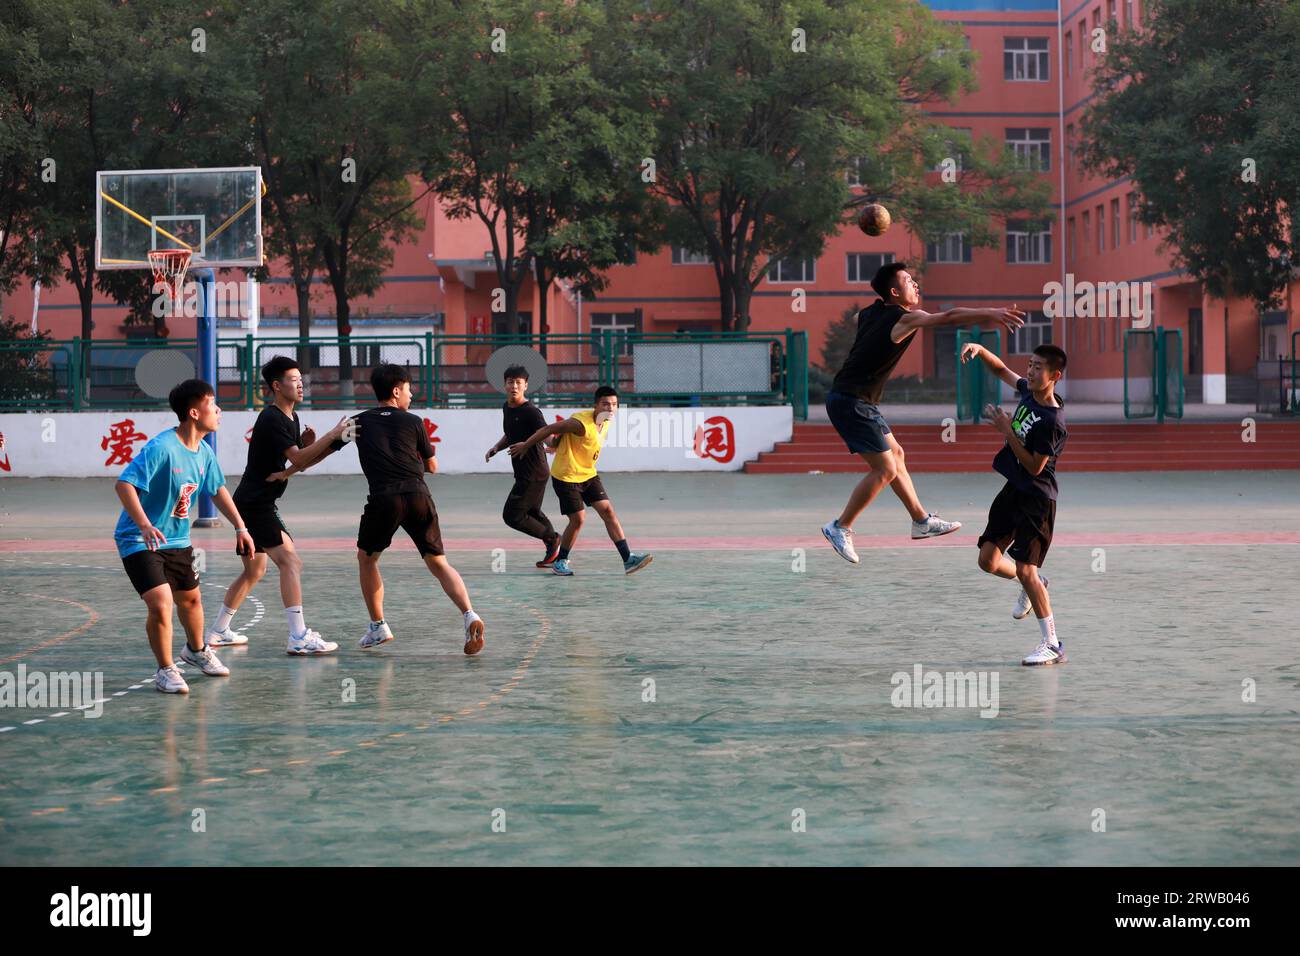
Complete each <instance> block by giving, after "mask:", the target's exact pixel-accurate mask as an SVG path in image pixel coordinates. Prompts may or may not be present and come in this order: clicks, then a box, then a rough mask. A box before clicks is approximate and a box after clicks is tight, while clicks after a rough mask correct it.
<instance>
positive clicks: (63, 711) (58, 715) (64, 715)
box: [50, 710, 68, 717]
mask: <svg viewBox="0 0 1300 956" xmlns="http://www.w3.org/2000/svg"><path fill="white" fill-rule="evenodd" d="M50 716H51V717H66V716H68V712H67V711H66V710H61V711H59V712H58V713H57V714H50Z"/></svg>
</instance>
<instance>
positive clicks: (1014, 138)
mask: <svg viewBox="0 0 1300 956" xmlns="http://www.w3.org/2000/svg"><path fill="white" fill-rule="evenodd" d="M1007 146H1008V147H1009V148H1010V149H1011V150H1012V151H1013V152H1014V153H1015V154H1016V156H1017V157H1018V158H1019V159H1020V162H1021V164H1022V165H1024V167H1025V168H1026V169H1034V170H1037V171H1039V172H1043V173H1046V172H1050V171H1051V169H1052V131H1051V130H1050V129H1048V128H1047V127H1043V128H1041V129H1008V130H1007Z"/></svg>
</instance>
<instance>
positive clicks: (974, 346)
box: [961, 342, 1021, 388]
mask: <svg viewBox="0 0 1300 956" xmlns="http://www.w3.org/2000/svg"><path fill="white" fill-rule="evenodd" d="M976 357H978V358H979V360H980V361H981V362H983V363H984V364H985V365H986V366H988V370H989V371H990V372H992V373H993V374H994V375H996V376H997V377H998V378H1000V379H1002V381H1004V382H1006V383H1007V384H1008V385H1010V386H1011V387H1012V388H1015V387H1016V383H1017V382H1019V381H1020V378H1021V376H1019V375H1017V374H1016V373H1015V372H1013V371H1011V369H1009V368H1007V367H1006V365H1005V364H1004V363H1003V361H1002V359H1000V358H998V357H997V356H996V355H994V354H993V353H992V352H990V351H989V350H988V349H986V348H985V347H984V346H982V345H980V344H979V343H978V342H967V343H966V344H965V345H963V346H962V349H961V360H962V363H963V364H965V363H966V362H969V361H970V360H971V359H973V358H976Z"/></svg>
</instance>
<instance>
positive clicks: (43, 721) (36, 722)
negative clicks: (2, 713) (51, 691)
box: [23, 717, 45, 727]
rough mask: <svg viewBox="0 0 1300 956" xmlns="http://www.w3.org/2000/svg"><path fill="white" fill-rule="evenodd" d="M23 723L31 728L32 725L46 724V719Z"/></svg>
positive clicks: (41, 718) (39, 718)
mask: <svg viewBox="0 0 1300 956" xmlns="http://www.w3.org/2000/svg"><path fill="white" fill-rule="evenodd" d="M23 723H24V724H25V725H26V726H28V727H30V726H31V725H32V724H43V723H45V718H44V717H37V718H36V719H35V720H24V721H23Z"/></svg>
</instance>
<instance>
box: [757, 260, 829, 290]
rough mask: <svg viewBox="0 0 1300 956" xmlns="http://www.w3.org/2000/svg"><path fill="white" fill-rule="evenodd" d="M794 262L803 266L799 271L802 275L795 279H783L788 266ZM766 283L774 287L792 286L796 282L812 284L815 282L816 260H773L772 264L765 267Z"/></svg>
mask: <svg viewBox="0 0 1300 956" xmlns="http://www.w3.org/2000/svg"><path fill="white" fill-rule="evenodd" d="M795 261H797V262H801V263H802V264H803V268H802V269H801V273H802V274H801V275H800V276H798V277H796V278H790V279H787V278H785V273H786V270H787V268H788V266H789V264H790V263H791V262H795ZM810 273H811V275H810ZM777 276H780V278H777ZM767 281H768V282H770V283H772V284H774V285H793V284H794V283H797V282H804V283H808V284H811V283H814V282H816V281H817V260H816V259H814V258H813V257H812V256H809V257H808V258H806V259H799V260H792V259H774V260H773V261H772V262H770V263H768V266H767Z"/></svg>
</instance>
